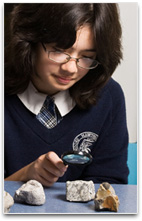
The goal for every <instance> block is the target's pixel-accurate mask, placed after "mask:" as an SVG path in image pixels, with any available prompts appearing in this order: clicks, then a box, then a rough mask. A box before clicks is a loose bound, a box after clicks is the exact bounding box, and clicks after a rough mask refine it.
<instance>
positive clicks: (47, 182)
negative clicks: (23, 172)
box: [27, 151, 68, 187]
mask: <svg viewBox="0 0 142 221" xmlns="http://www.w3.org/2000/svg"><path fill="white" fill-rule="evenodd" d="M67 167H68V166H65V165H64V163H63V161H62V160H61V159H60V158H59V157H58V155H57V154H56V153H54V152H52V151H51V152H48V153H47V154H44V155H41V156H40V157H39V158H38V159H37V160H36V161H34V162H33V163H31V164H30V165H29V167H28V171H27V173H28V174H27V177H28V180H30V179H35V180H37V181H39V182H40V183H41V184H42V185H44V186H47V187H49V186H52V185H53V183H55V182H56V181H57V180H58V179H59V177H62V176H63V175H64V173H65V172H66V170H67Z"/></svg>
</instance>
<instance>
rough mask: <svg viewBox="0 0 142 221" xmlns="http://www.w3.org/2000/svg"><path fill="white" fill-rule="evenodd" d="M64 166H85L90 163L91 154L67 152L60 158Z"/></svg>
mask: <svg viewBox="0 0 142 221" xmlns="http://www.w3.org/2000/svg"><path fill="white" fill-rule="evenodd" d="M61 159H62V160H63V162H64V164H65V165H87V164H90V163H91V162H92V159H93V158H92V156H91V154H89V153H87V152H83V151H69V152H65V153H63V155H62V156H61Z"/></svg>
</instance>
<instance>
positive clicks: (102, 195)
mask: <svg viewBox="0 0 142 221" xmlns="http://www.w3.org/2000/svg"><path fill="white" fill-rule="evenodd" d="M94 202H95V210H97V211H98V210H110V211H114V212H117V211H118V207H119V199H118V196H117V195H116V194H115V190H114V188H113V187H112V186H111V185H110V184H109V183H107V182H104V183H102V184H100V187H99V189H98V190H97V192H96V195H95V199H94Z"/></svg>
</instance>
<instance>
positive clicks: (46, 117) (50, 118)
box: [36, 96, 62, 129]
mask: <svg viewBox="0 0 142 221" xmlns="http://www.w3.org/2000/svg"><path fill="white" fill-rule="evenodd" d="M36 118H37V119H38V120H39V121H40V122H41V123H42V124H43V125H44V126H45V127H47V128H48V129H51V128H53V127H55V126H56V125H57V124H58V123H59V122H60V121H61V119H62V117H61V115H60V113H59V111H58V109H57V107H56V105H55V103H54V100H53V98H51V97H49V96H47V97H46V99H45V101H44V104H43V106H42V108H41V110H40V112H39V113H38V114H37V115H36Z"/></svg>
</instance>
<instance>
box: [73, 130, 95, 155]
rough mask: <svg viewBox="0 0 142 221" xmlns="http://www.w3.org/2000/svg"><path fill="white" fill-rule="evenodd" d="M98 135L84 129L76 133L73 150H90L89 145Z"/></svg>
mask: <svg viewBox="0 0 142 221" xmlns="http://www.w3.org/2000/svg"><path fill="white" fill-rule="evenodd" d="M97 138H98V135H97V134H95V133H93V132H90V131H85V132H82V133H80V134H79V135H77V136H76V137H75V138H74V140H73V144H72V147H73V150H74V151H82V152H87V153H88V152H89V151H91V150H90V148H89V146H91V145H92V144H93V143H94V142H96V140H97Z"/></svg>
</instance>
